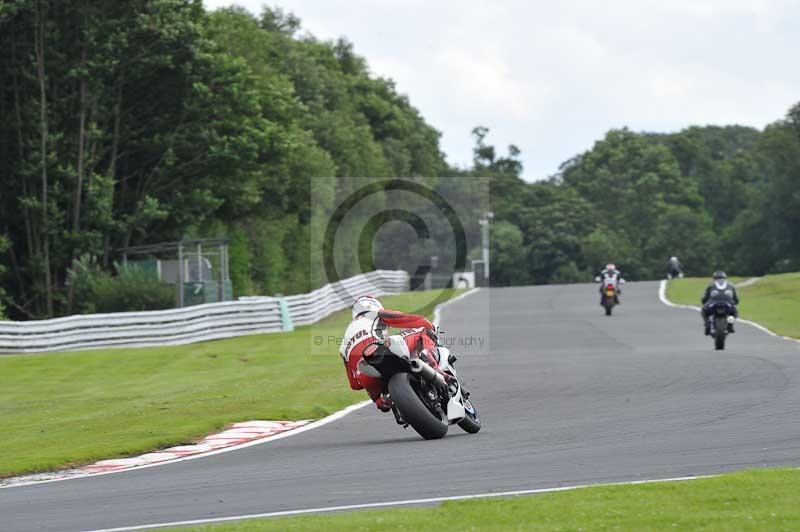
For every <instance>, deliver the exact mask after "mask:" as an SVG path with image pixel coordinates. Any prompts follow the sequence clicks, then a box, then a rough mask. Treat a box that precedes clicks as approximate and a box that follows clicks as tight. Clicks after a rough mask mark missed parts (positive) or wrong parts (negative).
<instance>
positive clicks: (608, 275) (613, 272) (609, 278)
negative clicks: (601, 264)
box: [595, 263, 623, 305]
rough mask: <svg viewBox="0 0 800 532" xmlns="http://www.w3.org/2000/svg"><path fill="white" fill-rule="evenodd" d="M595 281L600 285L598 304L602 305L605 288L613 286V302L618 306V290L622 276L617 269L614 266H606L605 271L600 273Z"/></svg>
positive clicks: (620, 291)
mask: <svg viewBox="0 0 800 532" xmlns="http://www.w3.org/2000/svg"><path fill="white" fill-rule="evenodd" d="M595 281H597V282H599V283H600V304H601V305H602V304H603V292H604V291H605V289H606V286H608V285H609V284H610V285H613V286H614V302H615V303H617V304H619V295H620V294H621V293H622V290H621V289H620V285H621V284H622V282H623V279H622V274H621V273H620V271H619V270H618V269H617V267H616V266H615V265H614V264H611V263H609V264H606V268H605V270H603V271H601V272H600V275H598V276H597V277H596V278H595Z"/></svg>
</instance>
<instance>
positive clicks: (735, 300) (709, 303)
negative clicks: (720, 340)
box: [700, 271, 739, 336]
mask: <svg viewBox="0 0 800 532" xmlns="http://www.w3.org/2000/svg"><path fill="white" fill-rule="evenodd" d="M720 301H724V302H726V303H730V304H731V305H732V307H733V312H732V315H733V317H734V318H738V317H739V311H738V309H737V308H736V305H738V304H739V294H737V293H736V287H735V286H733V285H732V284H731V283H729V282H728V276H727V275H725V272H721V271H716V272H714V279H713V281H712V282H711V284H710V285H708V287H706V291H705V293H703V297H702V298H701V299H700V302H701V303H702V304H703V308H702V310H701V311H700V314H701V315H702V316H703V325H704V327H705V331H706V336H708V335H710V334H711V327H710V325H709V323H708V317H709V315H710V312H711V311H712V307H713V306H714V303H718V302H720ZM728 332H731V333H733V332H736V331H735V330H734V329H733V323H729V324H728Z"/></svg>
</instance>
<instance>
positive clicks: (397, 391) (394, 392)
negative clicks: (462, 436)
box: [389, 373, 448, 440]
mask: <svg viewBox="0 0 800 532" xmlns="http://www.w3.org/2000/svg"><path fill="white" fill-rule="evenodd" d="M416 379H417V378H416V377H411V376H410V375H409V374H408V373H396V374H395V375H394V376H393V377H392V379H391V380H390V381H389V394H390V395H391V397H392V401H393V402H394V404H395V406H396V407H397V410H399V411H400V414H401V415H402V417H403V419H404V420H405V421H406V423H408V424H409V425H411V426H412V427H413V428H414V430H416V431H417V433H418V434H419V435H420V436H422V437H423V438H425V439H426V440H438V439H439V438H444V436H445V434H447V426H448V421H447V416H446V415H445V413H444V410H442V408H441V407H440V406H439V405H436V406H437V408H434V410H438V412H437V413H436V414H434V413H433V412H431V409H430V408H428V406H427V405H426V404H425V403H424V402H423V400H422V398H421V397H420V395H419V394H420V393H421V391H420V390H418V388H419V382H418V381H417V382H414V381H416ZM415 386H416V388H415Z"/></svg>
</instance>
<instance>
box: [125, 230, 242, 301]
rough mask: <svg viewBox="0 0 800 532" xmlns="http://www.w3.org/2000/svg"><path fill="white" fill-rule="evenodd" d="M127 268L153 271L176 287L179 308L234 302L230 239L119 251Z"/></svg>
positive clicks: (166, 243)
mask: <svg viewBox="0 0 800 532" xmlns="http://www.w3.org/2000/svg"><path fill="white" fill-rule="evenodd" d="M117 252H118V253H119V254H121V255H122V263H123V264H124V265H128V264H130V265H136V266H138V267H140V268H142V269H144V270H147V271H152V272H153V273H154V274H155V275H157V276H158V278H159V280H161V281H164V282H166V283H171V284H174V285H175V293H176V301H177V305H178V306H179V307H186V306H190V305H200V304H203V303H216V302H219V301H230V300H232V299H233V286H232V284H231V280H230V275H229V270H228V239H227V238H212V239H199V240H181V241H179V242H163V243H160V244H147V245H143V246H132V247H127V248H121V249H119V250H117Z"/></svg>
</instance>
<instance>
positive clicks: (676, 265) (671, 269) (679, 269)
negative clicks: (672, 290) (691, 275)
mask: <svg viewBox="0 0 800 532" xmlns="http://www.w3.org/2000/svg"><path fill="white" fill-rule="evenodd" d="M682 273H683V265H682V264H681V261H679V260H678V257H670V258H669V260H668V261H667V275H669V276H670V277H678V276H679V275H680V274H682Z"/></svg>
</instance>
